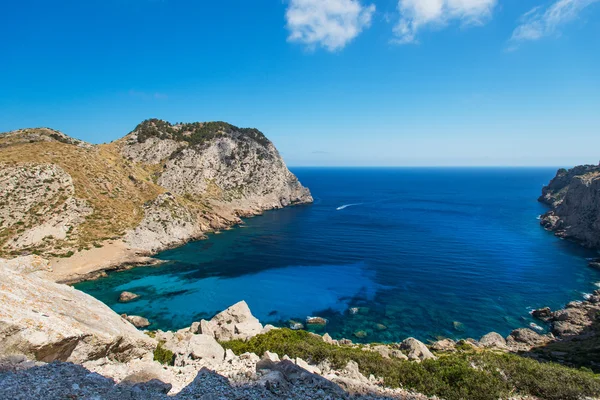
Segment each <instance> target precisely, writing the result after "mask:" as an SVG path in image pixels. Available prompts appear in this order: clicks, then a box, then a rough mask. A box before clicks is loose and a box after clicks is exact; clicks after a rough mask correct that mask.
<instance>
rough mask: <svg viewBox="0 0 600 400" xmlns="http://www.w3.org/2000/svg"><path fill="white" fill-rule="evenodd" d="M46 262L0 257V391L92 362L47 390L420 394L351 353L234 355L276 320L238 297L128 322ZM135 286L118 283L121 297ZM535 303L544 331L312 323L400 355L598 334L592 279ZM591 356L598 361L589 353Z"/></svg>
mask: <svg viewBox="0 0 600 400" xmlns="http://www.w3.org/2000/svg"><path fill="white" fill-rule="evenodd" d="M48 268H49V266H48V264H47V262H44V261H43V260H41V259H39V258H35V257H26V258H24V259H20V260H10V261H6V260H4V261H0V278H1V279H0V289H1V290H0V356H1V357H0V358H2V357H3V359H2V361H0V397H2V394H3V393H4V394H6V393H8V391H10V390H13V388H14V387H15V385H18V386H19V387H20V391H21V392H22V393H25V394H26V395H25V394H24V395H23V396H22V397H21V398H28V397H27V396H31V395H32V392H31V391H27V390H25V391H24V388H23V382H24V381H28V380H34V381H36V382H38V383H37V385H36V388H39V387H43V386H44V385H49V384H50V380H53V381H54V380H57V379H58V380H59V381H60V379H62V378H61V377H63V376H64V377H69V378H68V379H69V382H75V381H74V379H81V380H82V381H84V382H85V380H86V379H87V378H85V376H89V375H85V374H84V371H91V372H93V373H96V374H98V375H96V378H94V379H95V380H94V382H93V384H89V385H87V384H86V385H87V386H85V388H84V387H83V385H82V384H79V383H77V384H72V383H71V384H70V386H69V385H67V384H66V382H63V383H64V386H61V385H57V386H56V387H55V389H54V390H55V391H58V392H60V395H61V396H63V397H62V398H64V396H67V397H68V396H81V395H82V393H84V392H85V390H88V391H91V392H94V393H105V395H106V397H107V398H111V397H110V396H114V398H118V397H119V396H122V395H124V393H133V392H135V393H138V395H139V396H142V397H139V398H166V397H167V394H169V395H170V396H173V395H176V396H178V397H176V398H187V397H186V396H192V395H197V394H198V393H199V392H200V391H205V390H206V388H207V386H210V385H212V386H213V389H211V390H214V391H215V392H216V393H227V394H228V395H232V396H233V395H235V396H250V397H253V396H259V397H262V398H280V397H281V396H282V395H285V396H290V397H292V398H299V399H304V398H331V399H338V398H350V397H352V396H354V397H356V398H369V399H371V398H372V399H377V398H399V399H425V398H427V397H426V396H422V395H418V394H415V393H412V392H410V391H406V390H403V389H390V388H387V387H385V386H384V385H382V382H381V380H380V379H378V378H377V377H375V376H364V375H362V374H361V373H360V370H359V368H358V365H357V364H356V363H352V362H348V363H347V365H345V367H344V368H333V367H332V366H331V364H329V363H328V362H319V363H312V362H311V361H310V359H309V360H304V359H302V358H298V357H296V358H290V357H288V356H287V355H286V354H274V353H271V352H268V351H267V352H265V353H264V354H252V353H244V354H237V355H236V354H235V353H234V352H232V351H231V350H230V349H226V347H224V346H225V343H227V342H229V341H232V340H234V341H235V340H241V341H248V340H250V339H252V338H254V337H257V336H260V335H265V334H268V333H269V332H271V331H277V330H279V328H276V327H274V326H271V325H266V326H263V325H262V324H261V323H260V321H259V320H258V319H256V318H255V317H254V316H253V315H252V313H251V311H250V309H249V308H248V305H247V304H246V303H245V302H243V301H242V302H239V303H237V304H235V305H233V306H232V307H230V308H228V309H227V310H225V311H223V312H221V313H219V314H217V315H216V316H215V317H213V318H212V319H211V320H209V321H207V320H201V321H198V322H194V323H193V324H192V325H191V326H190V327H188V328H184V329H181V330H179V331H176V332H171V331H168V332H163V331H152V332H141V331H139V330H137V329H136V328H135V327H134V324H135V325H138V324H137V322H138V321H142V322H143V320H144V318H142V317H137V316H119V315H117V314H115V313H114V312H113V311H112V310H110V308H108V307H107V306H106V305H104V304H103V303H101V302H100V301H98V300H96V299H94V298H92V297H91V296H89V295H87V294H85V293H82V292H80V291H78V290H76V289H73V288H72V287H70V286H66V285H62V284H57V283H54V282H52V281H50V280H47V279H46V278H44V275H45V272H47V269H48ZM135 296H136V295H135V294H134V293H124V294H123V296H122V299H123V300H122V301H131V300H133V299H135ZM534 315H535V316H536V317H537V318H540V319H541V320H543V321H546V322H548V323H551V324H552V333H549V334H547V335H540V334H538V333H536V332H534V331H533V330H531V329H528V328H523V329H517V330H515V331H513V332H512V333H511V334H510V335H509V336H508V337H506V338H504V337H502V336H501V335H499V334H497V333H495V332H491V333H489V334H487V335H485V336H483V337H482V338H480V339H479V340H474V339H465V340H460V341H454V340H451V339H443V340H439V341H436V342H433V343H430V344H425V343H422V342H420V341H419V340H417V339H414V338H408V339H406V340H404V341H402V342H400V343H391V344H371V345H358V344H354V343H352V341H351V340H348V339H342V340H334V339H332V338H331V337H330V336H329V335H328V334H325V335H323V336H319V335H317V334H313V333H310V334H309V335H311V337H315V338H318V341H319V342H322V343H324V344H327V345H331V346H339V347H343V348H348V349H355V350H362V351H367V352H373V353H376V354H377V355H379V356H381V357H382V358H383V359H396V360H404V361H407V362H417V363H420V362H424V361H426V360H436V359H437V358H438V357H444V354H452V353H455V352H460V351H464V350H465V349H467V350H469V349H470V350H471V351H496V352H506V353H517V354H521V355H526V356H528V357H532V358H537V359H547V358H548V357H554V358H555V359H559V360H560V361H561V362H565V363H569V362H570V360H569V359H568V357H567V356H566V355H567V353H565V352H564V351H563V352H560V351H559V350H553V346H563V347H564V346H567V347H568V346H572V344H573V343H581V342H582V339H585V338H593V339H595V338H596V337H597V336H596V335H595V333H596V332H595V331H592V329H596V328H597V326H596V325H597V323H598V315H600V290H599V291H597V292H596V293H594V294H593V295H592V296H590V297H589V299H587V300H586V301H584V302H573V303H569V305H568V306H567V308H565V309H564V310H558V311H555V312H552V311H551V310H549V309H540V310H536V311H535V312H534ZM146 322H147V321H146ZM146 325H147V324H146ZM138 326H142V327H143V326H144V324H142V325H138ZM159 361H160V362H159ZM64 363H67V364H64ZM161 363H162V364H161ZM588 365H589V367H590V368H597V367H598V366H599V365H598V364H597V363H596V362H595V361H590V363H588ZM578 366H581V365H578ZM59 374H62V375H59ZM88 374H89V372H88ZM84 375H85V376H84ZM64 379H67V378H64ZM77 382H79V381H77ZM40 385H41V386H40ZM59 389H60V390H59ZM36 390H37V389H36ZM3 391H4V392H3ZM103 391H104V392H103ZM91 392H88V394H89V393H91ZM143 396H149V397H143ZM17 398H19V397H17ZM134 398H136V397H135V396H134ZM246 398H247V397H246Z"/></svg>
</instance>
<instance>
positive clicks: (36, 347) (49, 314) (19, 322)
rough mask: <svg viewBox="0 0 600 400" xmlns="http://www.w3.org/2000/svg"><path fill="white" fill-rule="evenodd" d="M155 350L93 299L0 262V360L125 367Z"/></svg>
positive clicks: (145, 338)
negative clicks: (102, 361)
mask: <svg viewBox="0 0 600 400" xmlns="http://www.w3.org/2000/svg"><path fill="white" fill-rule="evenodd" d="M155 347H156V342H155V341H154V340H152V339H150V338H149V337H147V336H146V335H144V334H143V333H141V332H139V331H138V330H137V329H135V327H133V325H131V324H130V323H128V322H126V321H124V320H123V319H122V318H121V317H120V316H118V315H117V314H115V313H114V311H112V310H111V309H110V308H108V307H107V306H106V305H105V304H103V303H102V302H100V301H98V300H96V299H94V298H93V297H91V296H89V295H87V294H85V293H83V292H80V291H78V290H75V289H73V288H71V287H69V286H65V285H60V284H56V283H54V282H50V281H48V280H45V279H43V278H41V277H39V276H36V275H35V274H23V273H19V272H16V271H15V270H13V269H11V268H9V267H7V266H5V265H2V263H1V262H0V354H3V355H9V354H24V355H26V356H28V357H29V358H31V359H34V360H39V361H45V362H50V361H54V360H60V361H71V362H76V363H82V362H85V361H89V360H95V359H99V358H103V357H108V358H110V359H115V360H121V361H128V360H131V359H133V358H140V357H144V356H148V355H150V357H151V354H152V351H153V350H154V348H155Z"/></svg>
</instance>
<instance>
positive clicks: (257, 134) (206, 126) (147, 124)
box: [135, 118, 269, 146]
mask: <svg viewBox="0 0 600 400" xmlns="http://www.w3.org/2000/svg"><path fill="white" fill-rule="evenodd" d="M135 132H137V140H138V142H140V143H144V142H145V141H146V140H148V139H149V138H151V137H157V138H159V139H173V140H176V141H180V142H188V143H189V144H190V145H191V146H194V145H202V144H204V143H206V142H208V141H210V140H212V139H214V138H215V137H218V136H219V135H224V134H231V133H234V132H238V133H240V134H242V135H244V136H247V137H249V138H251V139H253V140H255V141H257V142H258V143H260V144H261V145H263V146H267V145H268V144H269V140H268V139H267V138H266V137H265V135H263V133H262V132H261V131H259V130H258V129H254V128H238V127H237V126H234V125H231V124H228V123H227V122H221V121H217V122H194V123H185V124H175V125H172V124H170V123H169V122H166V121H163V120H160V119H156V118H154V119H148V120H146V121H144V122H142V123H141V124H139V125H138V126H137V127H136V128H135Z"/></svg>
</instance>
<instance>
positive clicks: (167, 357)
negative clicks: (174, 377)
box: [154, 342, 175, 365]
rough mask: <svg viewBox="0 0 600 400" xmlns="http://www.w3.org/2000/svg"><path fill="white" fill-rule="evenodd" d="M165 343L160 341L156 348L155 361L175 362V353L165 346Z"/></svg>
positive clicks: (170, 363) (168, 363)
mask: <svg viewBox="0 0 600 400" xmlns="http://www.w3.org/2000/svg"><path fill="white" fill-rule="evenodd" d="M163 345H164V343H162V342H158V345H156V349H155V350H154V361H158V362H159V363H161V364H163V365H173V364H175V354H173V352H172V351H171V350H169V349H166V348H165V347H163Z"/></svg>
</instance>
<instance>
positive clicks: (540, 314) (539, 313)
mask: <svg viewBox="0 0 600 400" xmlns="http://www.w3.org/2000/svg"><path fill="white" fill-rule="evenodd" d="M531 315H532V316H533V317H534V318H537V319H541V320H542V321H547V320H548V319H550V317H552V310H550V307H544V308H538V309H537V310H533V311H532V312H531Z"/></svg>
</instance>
